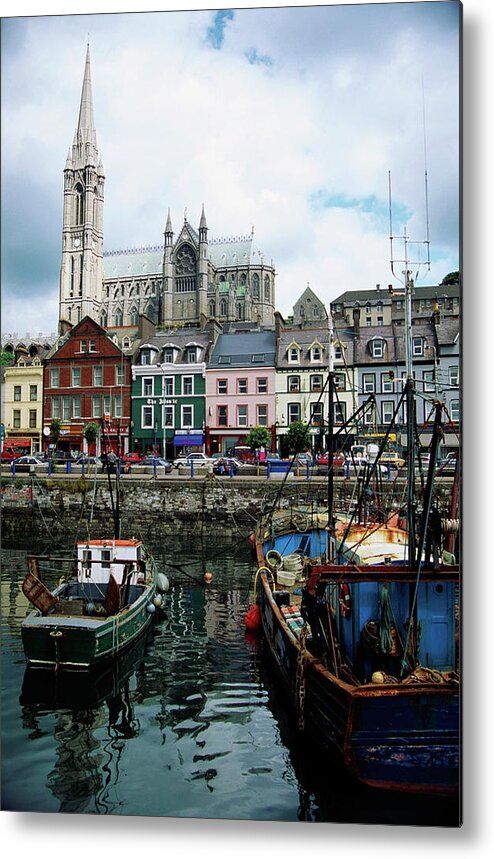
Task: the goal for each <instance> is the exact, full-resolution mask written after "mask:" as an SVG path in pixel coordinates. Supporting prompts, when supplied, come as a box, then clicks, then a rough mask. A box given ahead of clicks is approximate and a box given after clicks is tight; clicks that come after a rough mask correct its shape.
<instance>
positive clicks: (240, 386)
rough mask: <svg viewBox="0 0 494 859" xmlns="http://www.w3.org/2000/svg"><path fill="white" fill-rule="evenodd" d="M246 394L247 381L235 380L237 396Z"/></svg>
mask: <svg viewBox="0 0 494 859" xmlns="http://www.w3.org/2000/svg"><path fill="white" fill-rule="evenodd" d="M246 393H247V379H237V394H246Z"/></svg>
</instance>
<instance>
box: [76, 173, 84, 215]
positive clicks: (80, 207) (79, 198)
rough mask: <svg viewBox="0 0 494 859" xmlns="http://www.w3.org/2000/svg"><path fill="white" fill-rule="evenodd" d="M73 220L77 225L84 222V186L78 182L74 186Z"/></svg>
mask: <svg viewBox="0 0 494 859" xmlns="http://www.w3.org/2000/svg"><path fill="white" fill-rule="evenodd" d="M75 222H76V224H77V225H78V226H80V225H81V224H83V223H84V188H83V187H82V185H81V183H80V182H78V183H77V185H76V186H75Z"/></svg>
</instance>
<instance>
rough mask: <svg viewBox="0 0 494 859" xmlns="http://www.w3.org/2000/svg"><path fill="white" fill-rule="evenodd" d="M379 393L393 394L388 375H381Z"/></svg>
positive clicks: (391, 381) (391, 383)
mask: <svg viewBox="0 0 494 859" xmlns="http://www.w3.org/2000/svg"><path fill="white" fill-rule="evenodd" d="M381 393H383V394H392V393H393V380H392V379H390V378H389V373H381Z"/></svg>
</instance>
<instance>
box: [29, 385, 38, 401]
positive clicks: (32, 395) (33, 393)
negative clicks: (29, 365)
mask: <svg viewBox="0 0 494 859" xmlns="http://www.w3.org/2000/svg"><path fill="white" fill-rule="evenodd" d="M29 399H30V400H31V402H35V401H36V400H37V399H38V386H37V385H29Z"/></svg>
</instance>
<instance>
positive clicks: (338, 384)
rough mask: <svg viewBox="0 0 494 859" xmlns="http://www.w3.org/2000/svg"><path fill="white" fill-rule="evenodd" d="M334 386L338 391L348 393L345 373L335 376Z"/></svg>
mask: <svg viewBox="0 0 494 859" xmlns="http://www.w3.org/2000/svg"><path fill="white" fill-rule="evenodd" d="M334 386H335V388H336V389H337V390H338V391H346V375H345V373H335V374H334Z"/></svg>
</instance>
